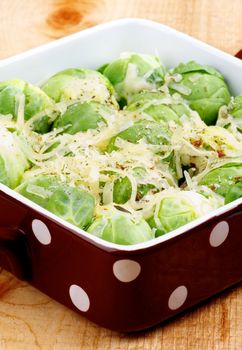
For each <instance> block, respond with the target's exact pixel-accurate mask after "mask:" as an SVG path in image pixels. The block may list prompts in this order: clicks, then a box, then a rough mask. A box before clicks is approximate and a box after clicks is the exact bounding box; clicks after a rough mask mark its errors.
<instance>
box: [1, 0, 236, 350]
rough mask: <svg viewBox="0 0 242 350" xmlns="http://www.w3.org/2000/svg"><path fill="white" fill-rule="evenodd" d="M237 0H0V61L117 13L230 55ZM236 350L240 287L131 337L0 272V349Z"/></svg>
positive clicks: (116, 15)
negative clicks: (145, 20) (166, 28)
mask: <svg viewBox="0 0 242 350" xmlns="http://www.w3.org/2000/svg"><path fill="white" fill-rule="evenodd" d="M241 13H242V1H241V0H230V1H228V0H217V1H216V0H214V1H212V0H0V29H1V30H0V58H4V57H8V56H10V55H13V54H16V53H18V52H21V51H23V50H27V49H29V48H32V47H34V46H38V45H40V44H43V43H46V42H48V41H51V40H54V39H56V38H60V37H62V36H64V35H66V34H69V33H72V32H75V31H78V30H80V29H83V28H86V27H89V26H93V25H95V24H98V23H101V22H106V21H109V20H111V19H114V18H120V17H143V18H149V19H152V20H155V21H158V22H161V23H164V24H167V25H170V26H172V27H174V28H176V29H178V30H180V31H183V32H186V33H188V34H191V35H193V36H194V37H196V38H199V39H201V40H203V41H205V42H207V43H209V44H211V45H213V46H216V47H218V48H220V49H222V50H224V51H227V52H229V53H231V54H234V53H235V52H237V51H238V50H239V49H241V48H242V19H241ZM5 349H10V350H12V349H17V350H21V349H24V350H28V349H30V350H35V349H44V350H48V349H55V350H61V349H63V350H68V349H83V350H86V349H102V350H108V349H113V350H114V349H115V350H131V349H133V350H139V349H140V350H141V349H152V350H156V349H165V350H171V349H179V350H187V349H192V350H196V349H197V350H210V349H211V350H223V349H231V350H240V349H242V288H241V286H236V287H234V288H233V289H230V290H228V291H226V292H224V293H222V294H221V295H220V296H218V297H215V298H213V299H212V300H210V301H209V302H207V303H205V304H203V305H202V306H199V307H197V308H196V309H193V310H192V311H190V312H188V313H186V314H185V315H183V316H180V317H178V318H176V319H175V320H173V321H169V322H168V323H166V324H164V325H161V326H158V327H156V328H154V329H152V330H149V331H147V332H144V333H139V334H135V335H123V334H118V333H115V332H112V331H109V330H106V329H103V328H101V327H98V326H96V325H95V324H93V323H91V322H89V321H87V320H86V319H84V318H82V317H81V316H79V315H77V314H75V313H74V312H72V311H70V310H68V309H67V308H66V307H64V306H62V305H60V304H58V303H57V302H55V301H53V300H51V299H50V298H48V297H47V296H45V295H44V294H42V293H41V292H39V291H38V290H36V289H35V288H33V287H31V286H29V285H28V284H27V283H25V282H20V281H18V280H17V279H16V278H14V277H13V276H12V275H10V274H9V273H7V272H6V271H2V270H0V350H5Z"/></svg>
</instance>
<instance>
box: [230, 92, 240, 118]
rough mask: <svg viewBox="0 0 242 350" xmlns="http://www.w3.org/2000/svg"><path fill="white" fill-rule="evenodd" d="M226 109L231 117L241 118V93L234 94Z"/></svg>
mask: <svg viewBox="0 0 242 350" xmlns="http://www.w3.org/2000/svg"><path fill="white" fill-rule="evenodd" d="M228 110H229V114H230V115H232V117H234V118H236V119H237V118H239V119H242V95H239V96H236V97H235V98H234V99H233V100H232V101H231V102H230V104H229V106H228Z"/></svg>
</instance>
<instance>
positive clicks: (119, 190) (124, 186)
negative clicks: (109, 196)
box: [113, 176, 155, 204]
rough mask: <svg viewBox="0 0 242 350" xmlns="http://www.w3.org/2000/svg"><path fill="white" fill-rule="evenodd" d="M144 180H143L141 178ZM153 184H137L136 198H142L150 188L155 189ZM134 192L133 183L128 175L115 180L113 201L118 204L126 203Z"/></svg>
mask: <svg viewBox="0 0 242 350" xmlns="http://www.w3.org/2000/svg"><path fill="white" fill-rule="evenodd" d="M141 181H142V180H141ZM154 188H155V186H154V185H153V184H142V183H138V184H137V193H136V200H140V199H142V198H143V197H144V196H145V195H146V194H147V193H148V192H149V191H150V190H152V189H154ZM131 194H132V185H131V182H130V180H129V178H128V177H127V176H125V177H122V178H119V179H117V180H115V181H114V185H113V201H114V203H117V204H124V203H126V202H127V201H128V200H129V199H130V198H131Z"/></svg>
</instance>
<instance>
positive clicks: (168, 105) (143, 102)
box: [126, 91, 191, 124]
mask: <svg viewBox="0 0 242 350" xmlns="http://www.w3.org/2000/svg"><path fill="white" fill-rule="evenodd" d="M126 110H127V111H131V112H135V111H137V112H139V113H141V114H144V115H148V116H150V117H151V118H152V119H153V120H155V121H157V122H164V123H168V122H169V121H172V120H173V121H174V122H175V123H177V124H181V121H180V118H181V117H182V116H183V115H187V116H190V114H191V110H190V109H189V107H188V106H187V105H186V104H184V103H181V102H179V101H177V102H176V101H175V100H174V98H173V99H172V97H167V96H166V95H165V94H164V93H162V92H150V91H148V92H147V91H146V92H141V93H139V94H137V95H135V96H134V97H133V98H132V99H131V100H130V101H129V103H128V106H127V108H126Z"/></svg>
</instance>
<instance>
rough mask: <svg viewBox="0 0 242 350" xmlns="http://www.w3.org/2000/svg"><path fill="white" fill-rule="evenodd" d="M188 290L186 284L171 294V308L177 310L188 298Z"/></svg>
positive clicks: (169, 302)
mask: <svg viewBox="0 0 242 350" xmlns="http://www.w3.org/2000/svg"><path fill="white" fill-rule="evenodd" d="M187 295H188V291H187V288H186V287H185V286H179V287H177V288H176V289H175V290H174V291H173V292H172V293H171V295H170V298H169V300H168V306H169V309H171V310H177V309H179V307H181V306H182V305H183V304H184V303H185V301H186V299H187Z"/></svg>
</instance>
